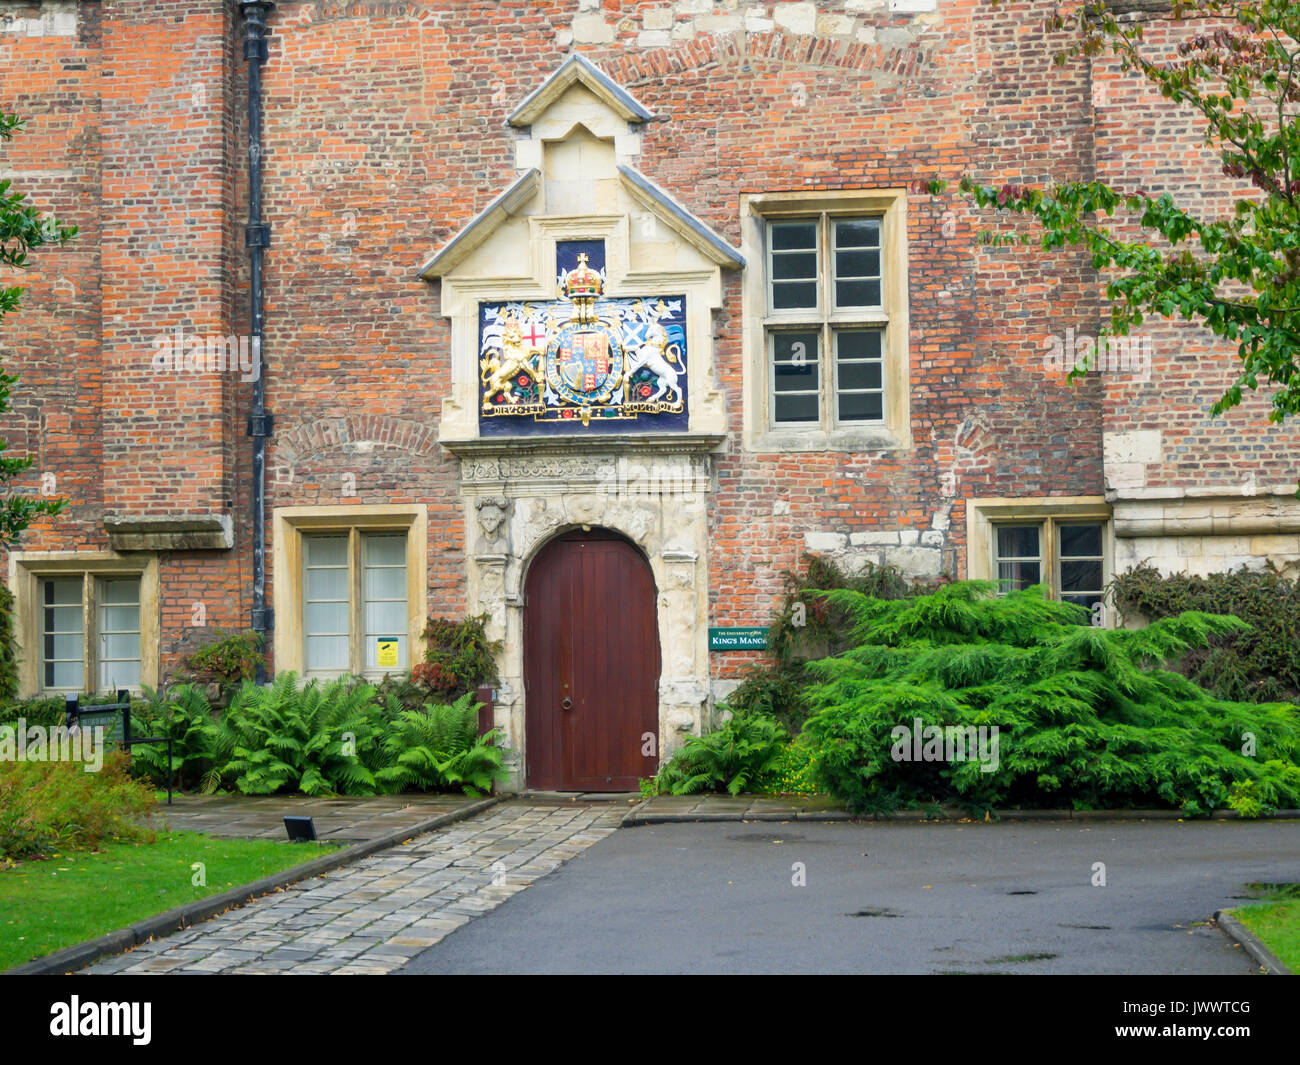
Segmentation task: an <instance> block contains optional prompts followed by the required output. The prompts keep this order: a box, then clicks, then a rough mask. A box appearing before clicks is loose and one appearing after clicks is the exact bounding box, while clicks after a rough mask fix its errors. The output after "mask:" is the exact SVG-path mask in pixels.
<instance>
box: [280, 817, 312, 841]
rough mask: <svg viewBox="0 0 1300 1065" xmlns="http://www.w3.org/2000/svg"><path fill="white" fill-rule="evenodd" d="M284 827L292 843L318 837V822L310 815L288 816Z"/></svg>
mask: <svg viewBox="0 0 1300 1065" xmlns="http://www.w3.org/2000/svg"><path fill="white" fill-rule="evenodd" d="M284 829H285V831H286V832H288V833H289V842H290V843H307V842H309V841H314V840H315V839H316V822H315V821H313V820H312V819H311V818H310V817H286V818H285V819H284Z"/></svg>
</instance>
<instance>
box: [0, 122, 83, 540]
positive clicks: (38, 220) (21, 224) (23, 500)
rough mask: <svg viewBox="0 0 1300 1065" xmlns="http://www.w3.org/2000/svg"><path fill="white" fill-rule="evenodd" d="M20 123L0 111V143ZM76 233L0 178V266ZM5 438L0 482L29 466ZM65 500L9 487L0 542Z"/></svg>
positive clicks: (5, 387)
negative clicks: (9, 452) (11, 452)
mask: <svg viewBox="0 0 1300 1065" xmlns="http://www.w3.org/2000/svg"><path fill="white" fill-rule="evenodd" d="M22 125H23V122H22V120H21V119H20V118H19V117H18V116H17V115H9V114H4V113H2V112H0V141H6V142H8V141H11V140H13V137H14V134H15V133H16V132H17V131H18V130H19V129H21V128H22ZM76 235H77V227H76V226H65V225H62V224H61V223H59V222H58V221H57V220H56V219H54V218H52V217H50V216H48V215H42V214H41V213H40V212H39V211H37V210H36V208H34V207H30V206H27V204H26V197H25V196H24V195H23V194H22V193H20V192H14V191H12V182H11V181H10V180H9V179H8V178H0V268H4V267H8V268H9V269H11V270H21V269H23V268H24V267H25V266H26V265H27V255H28V252H30V251H32V250H33V249H35V248H40V247H44V246H46V245H59V246H61V245H64V244H66V243H67V242H68V241H70V240H71V239H72V238H73V237H75V236H76ZM22 293H23V289H22V286H19V285H15V286H10V287H0V321H3V319H4V317H5V316H6V315H8V314H11V313H12V312H14V311H15V310H17V309H18V305H19V302H20V301H21V297H22ZM17 380H18V376H17V375H16V374H7V373H3V372H0V414H3V413H4V412H5V411H7V410H8V409H9V398H10V396H11V395H12V391H13V386H14V384H15V383H16V382H17ZM8 448H9V444H8V441H6V440H2V439H0V485H7V484H9V482H10V481H12V480H13V479H14V478H15V477H18V476H19V475H21V474H22V473H23V472H25V471H26V470H28V469H30V468H31V465H32V461H33V460H32V458H31V456H25V457H22V458H16V457H13V456H10V455H5V454H3V452H5V451H7V450H8ZM66 505H67V500H66V499H33V498H31V497H30V496H26V495H22V494H21V493H16V492H13V491H10V492H9V493H7V494H6V495H5V496H4V497H3V498H0V546H2V547H6V548H8V547H12V546H13V545H14V544H16V543H17V542H18V539H19V537H20V536H21V535H22V533H23V531H24V530H25V529H26V528H27V527H28V526H29V525H31V523H32V522H33V521H36V520H37V519H38V518H40V517H42V516H53V515H55V514H58V513H59V512H60V511H61V510H63V508H64V507H65V506H66Z"/></svg>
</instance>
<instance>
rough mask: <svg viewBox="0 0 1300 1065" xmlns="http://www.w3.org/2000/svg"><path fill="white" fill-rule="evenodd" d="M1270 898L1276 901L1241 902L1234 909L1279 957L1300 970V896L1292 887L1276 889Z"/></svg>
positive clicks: (1239, 918)
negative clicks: (1250, 903)
mask: <svg viewBox="0 0 1300 1065" xmlns="http://www.w3.org/2000/svg"><path fill="white" fill-rule="evenodd" d="M1269 898H1270V899H1272V900H1275V901H1269V902H1262V903H1260V904H1259V905H1256V906H1242V907H1240V908H1239V909H1236V910H1233V911H1232V912H1233V913H1234V914H1236V916H1237V920H1239V921H1240V922H1241V923H1242V924H1244V925H1245V926H1246V927H1247V928H1249V929H1250V930H1251V931H1252V932H1254V933H1255V935H1257V936H1259V938H1260V939H1262V940H1263V941H1264V945H1265V946H1266V947H1268V949H1269V950H1271V951H1272V952H1273V955H1274V957H1276V958H1277V959H1278V961H1280V962H1281V963H1282V964H1283V965H1285V966H1286V967H1287V968H1288V969H1290V970H1291V971H1292V972H1293V973H1297V974H1300V896H1298V895H1297V893H1296V892H1295V891H1294V890H1293V891H1282V892H1275V893H1273V894H1272V895H1270V896H1269Z"/></svg>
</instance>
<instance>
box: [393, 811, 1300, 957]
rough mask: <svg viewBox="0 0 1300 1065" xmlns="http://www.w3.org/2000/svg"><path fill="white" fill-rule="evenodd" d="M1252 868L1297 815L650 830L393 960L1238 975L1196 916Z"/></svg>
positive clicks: (1234, 891) (1298, 853) (1254, 876)
mask: <svg viewBox="0 0 1300 1065" xmlns="http://www.w3.org/2000/svg"><path fill="white" fill-rule="evenodd" d="M1098 863H1101V864H1098ZM1103 874H1104V886H1103V885H1102V883H1101V879H1102V876H1103ZM801 881H802V883H800V882H801ZM1094 881H1095V883H1094ZM1252 881H1258V882H1288V881H1300V822H1297V821H1271V822H1258V823H1245V822H1168V821H1162V822H1146V823H1139V822H1102V823H1094V824H1089V825H1082V824H1079V823H1077V822H1074V823H1070V822H1050V823H1047V822H1044V823H1031V824H1023V823H1022V824H979V823H975V824H951V823H946V824H897V823H895V824H890V823H876V824H862V825H858V824H845V823H839V824H823V823H820V822H797V823H791V824H770V823H768V824H764V823H710V824H672V825H651V826H642V827H637V828H628V829H624V830H622V831H619V832H615V833H613V834H612V835H610V836H608V837H607V838H605V839H604V840H602V841H600V842H599V843H597V844H595V845H593V846H591V847H590V848H589V849H587V850H585V851H583V852H582V853H581V854H579V855H577V856H576V857H574V858H573V859H572V860H571V861H569V862H567V863H566V864H565V865H563V866H562V867H561V868H559V869H557V870H556V871H555V872H554V873H553V874H552V875H550V876H548V877H546V878H545V879H544V880H541V881H539V882H538V883H536V884H535V885H533V886H532V887H531V888H530V889H529V890H527V891H524V892H521V893H519V894H517V895H515V896H514V897H512V898H511V899H510V900H509V901H508V902H506V903H505V904H503V905H502V906H500V907H498V908H497V909H495V910H493V911H492V912H491V913H488V914H485V915H484V916H482V917H480V918H479V919H477V920H474V921H472V922H470V923H469V924H467V925H465V926H464V927H462V928H460V929H458V930H457V931H455V932H454V933H452V934H451V935H449V936H447V937H446V938H445V939H443V940H442V941H441V942H440V943H438V945H437V946H434V947H431V948H430V949H428V950H426V951H424V952H422V953H420V954H418V955H417V956H415V957H414V958H413V959H412V960H411V961H410V962H409V963H408V964H407V965H406V966H405V967H404V968H403V969H401V970H400V971H401V972H404V973H499V972H508V973H578V972H599V973H717V972H721V973H970V974H992V973H1161V974H1192V973H1201V974H1242V975H1247V974H1250V973H1252V972H1254V971H1255V970H1254V967H1253V964H1252V962H1251V959H1250V958H1249V957H1248V956H1247V955H1246V954H1245V953H1244V952H1243V951H1242V950H1241V948H1240V947H1238V946H1236V945H1235V944H1232V943H1231V942H1230V941H1229V940H1228V938H1227V937H1226V936H1225V935H1223V933H1221V932H1220V931H1218V929H1217V928H1215V927H1214V926H1213V925H1212V924H1208V923H1207V922H1209V921H1210V919H1211V917H1212V915H1213V914H1214V911H1215V910H1217V909H1220V908H1223V907H1227V906H1235V905H1242V904H1243V901H1242V899H1241V898H1240V896H1242V895H1244V894H1245V892H1244V891H1243V885H1244V884H1245V883H1248V882H1252Z"/></svg>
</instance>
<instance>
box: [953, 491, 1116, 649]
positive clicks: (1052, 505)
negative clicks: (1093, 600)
mask: <svg viewBox="0 0 1300 1065" xmlns="http://www.w3.org/2000/svg"><path fill="white" fill-rule="evenodd" d="M966 515H967V557H966V573H967V576H968V577H969V578H970V579H971V580H988V581H997V579H998V565H997V562H998V556H997V532H996V530H997V527H998V526H999V525H1040V526H1042V532H1041V533H1040V535H1039V553H1040V558H1041V567H1040V568H1041V575H1042V580H1041V582H1040V583H1042V584H1045V585H1047V588H1048V590H1049V593H1050V594H1051V597H1052V598H1053V599H1056V600H1059V599H1060V598H1061V588H1060V583H1061V580H1060V567H1061V556H1060V548H1059V535H1058V529H1059V527H1060V526H1061V525H1080V524H1098V525H1101V527H1102V533H1101V548H1102V562H1101V583H1102V601H1103V603H1104V604H1105V618H1104V624H1105V625H1107V626H1111V625H1113V624H1114V622H1115V611H1114V608H1113V604H1112V603H1111V601H1110V596H1109V594H1108V593H1107V591H1106V586H1107V585H1108V584H1109V583H1110V579H1111V576H1112V575H1113V573H1114V565H1115V561H1114V560H1115V550H1114V543H1115V529H1114V522H1113V521H1112V514H1111V507H1110V504H1108V503H1107V502H1106V500H1105V498H1104V497H1102V496H1048V497H1040V498H1036V499H1016V498H988V499H971V500H968V501H967V504H966ZM1071 557H1074V556H1071ZM1079 557H1083V556H1079Z"/></svg>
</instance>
